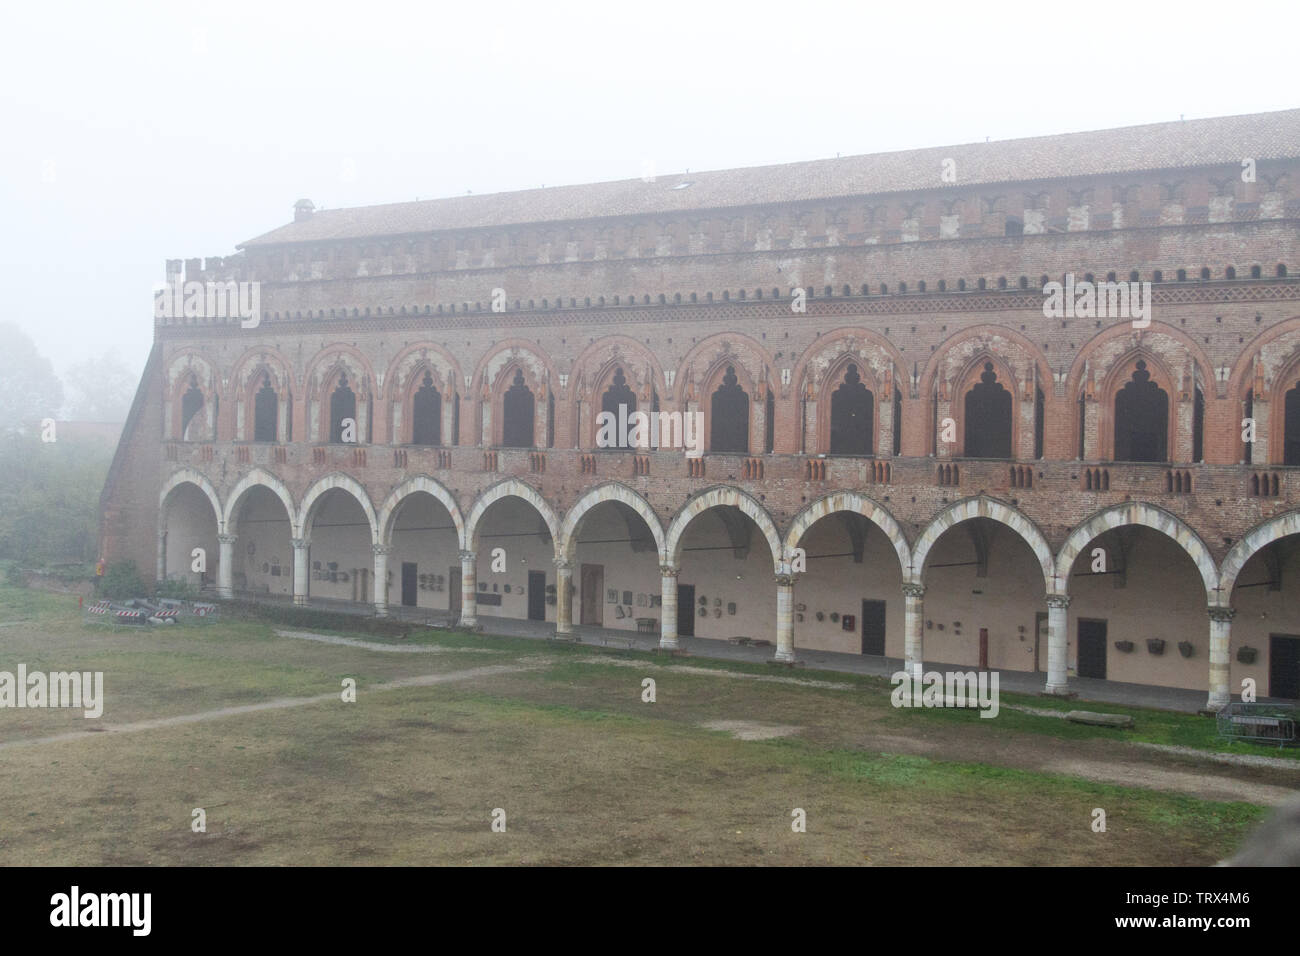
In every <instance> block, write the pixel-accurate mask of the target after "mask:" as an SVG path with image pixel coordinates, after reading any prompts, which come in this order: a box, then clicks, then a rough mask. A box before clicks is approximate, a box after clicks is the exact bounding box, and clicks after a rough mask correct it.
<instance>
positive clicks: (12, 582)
mask: <svg viewBox="0 0 1300 956" xmlns="http://www.w3.org/2000/svg"><path fill="white" fill-rule="evenodd" d="M5 584H7V585H9V586H10V587H11V588H22V587H26V586H27V575H25V574H23V569H22V568H20V567H19V566H18V562H17V561H6V562H5Z"/></svg>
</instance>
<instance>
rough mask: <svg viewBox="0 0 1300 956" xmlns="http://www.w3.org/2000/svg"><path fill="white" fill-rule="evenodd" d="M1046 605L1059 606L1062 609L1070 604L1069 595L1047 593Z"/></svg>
mask: <svg viewBox="0 0 1300 956" xmlns="http://www.w3.org/2000/svg"><path fill="white" fill-rule="evenodd" d="M1047 606H1048V607H1055V608H1061V609H1062V610H1064V609H1065V608H1067V607H1069V606H1070V595H1068V594H1049V595H1047Z"/></svg>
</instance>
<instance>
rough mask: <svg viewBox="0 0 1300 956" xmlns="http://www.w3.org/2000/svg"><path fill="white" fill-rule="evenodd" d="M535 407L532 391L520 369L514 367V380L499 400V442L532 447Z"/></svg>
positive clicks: (506, 445) (508, 445) (512, 446)
mask: <svg viewBox="0 0 1300 956" xmlns="http://www.w3.org/2000/svg"><path fill="white" fill-rule="evenodd" d="M534 425H536V407H535V400H534V399H533V393H532V391H531V390H530V389H529V388H528V386H527V385H526V384H525V383H524V373H523V370H522V369H515V377H514V380H513V381H512V382H511V383H510V387H509V388H508V389H506V393H505V396H504V397H503V399H502V402H501V444H502V445H503V446H504V447H506V448H532V447H533V426H534Z"/></svg>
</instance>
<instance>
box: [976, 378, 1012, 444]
mask: <svg viewBox="0 0 1300 956" xmlns="http://www.w3.org/2000/svg"><path fill="white" fill-rule="evenodd" d="M965 455H966V457H967V458H1010V457H1011V393H1010V392H1008V391H1007V390H1006V389H1005V388H1003V387H1002V383H1001V382H999V381H998V373H997V372H995V371H993V363H992V362H985V363H984V372H983V373H982V374H981V375H980V380H979V382H978V383H977V384H976V385H975V386H974V387H973V388H971V390H970V391H969V392H967V393H966V443H965Z"/></svg>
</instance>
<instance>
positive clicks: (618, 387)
mask: <svg viewBox="0 0 1300 956" xmlns="http://www.w3.org/2000/svg"><path fill="white" fill-rule="evenodd" d="M620 406H622V412H621V415H620ZM600 410H601V412H602V414H603V413H608V414H607V415H606V416H605V417H606V420H607V421H608V420H610V419H609V416H613V419H612V421H613V426H614V430H613V435H614V441H613V442H611V443H609V444H608V446H607V447H610V448H630V447H632V445H631V443H630V442H629V441H628V440H627V439H629V438H631V433H632V426H631V425H628V426H627V428H626V431H624V429H623V428H622V422H630V421H631V420H632V413H633V412H635V411H636V392H634V391H632V389H631V387H630V386H629V385H628V384H627V378H626V376H624V374H623V369H622V368H621V367H620V368H616V369H614V380H613V381H612V382H610V384H609V388H607V389H605V394H604V395H602V396H601V397H600Z"/></svg>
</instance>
